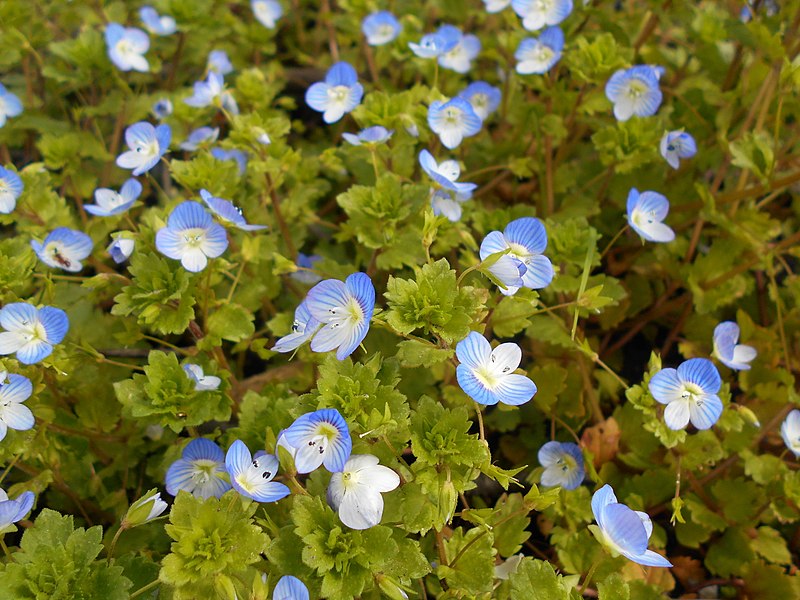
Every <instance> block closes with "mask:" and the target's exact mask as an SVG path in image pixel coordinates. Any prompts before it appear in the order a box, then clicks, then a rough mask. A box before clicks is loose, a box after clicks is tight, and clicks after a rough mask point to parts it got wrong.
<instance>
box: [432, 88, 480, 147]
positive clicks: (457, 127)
mask: <svg viewBox="0 0 800 600" xmlns="http://www.w3.org/2000/svg"><path fill="white" fill-rule="evenodd" d="M481 123H482V121H481V118H480V117H479V116H478V115H477V114H475V110H474V109H473V108H472V105H471V104H470V103H469V102H467V101H466V100H464V99H463V98H453V99H452V100H449V101H448V102H432V103H431V105H430V107H428V126H429V127H430V128H431V130H432V131H433V132H434V133H435V134H437V135H438V136H439V139H440V140H441V141H442V144H444V146H445V147H446V148H449V149H450V150H452V149H453V148H458V146H459V144H461V141H462V140H463V139H464V138H465V137H471V136H473V135H475V134H476V133H478V132H479V131H480V130H481Z"/></svg>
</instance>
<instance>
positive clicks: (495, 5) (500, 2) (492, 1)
mask: <svg viewBox="0 0 800 600" xmlns="http://www.w3.org/2000/svg"><path fill="white" fill-rule="evenodd" d="M483 3H484V4H485V5H486V12H488V13H490V14H493V13H499V12H500V11H501V10H504V9H505V8H507V7H509V6H511V0H483Z"/></svg>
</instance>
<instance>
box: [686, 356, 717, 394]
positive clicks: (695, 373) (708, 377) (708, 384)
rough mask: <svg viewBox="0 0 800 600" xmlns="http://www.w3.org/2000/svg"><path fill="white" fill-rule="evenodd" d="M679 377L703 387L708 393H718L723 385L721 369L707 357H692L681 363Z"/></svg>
mask: <svg viewBox="0 0 800 600" xmlns="http://www.w3.org/2000/svg"><path fill="white" fill-rule="evenodd" d="M678 377H679V378H680V379H681V380H683V381H688V382H691V383H694V384H695V385H697V386H699V387H701V388H702V389H703V391H704V392H705V393H707V394H716V393H717V392H718V391H719V388H720V387H721V386H722V379H721V378H720V376H719V371H717V368H716V367H715V366H714V363H712V362H711V361H710V360H708V359H707V358H690V359H689V360H687V361H685V362H683V363H681V365H680V366H679V367H678Z"/></svg>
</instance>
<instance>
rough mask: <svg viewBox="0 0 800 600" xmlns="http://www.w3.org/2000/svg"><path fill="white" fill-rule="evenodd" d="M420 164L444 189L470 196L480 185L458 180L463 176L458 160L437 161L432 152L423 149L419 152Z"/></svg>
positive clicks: (437, 184)
mask: <svg viewBox="0 0 800 600" xmlns="http://www.w3.org/2000/svg"><path fill="white" fill-rule="evenodd" d="M419 164H420V166H421V167H422V170H423V171H425V173H426V174H427V175H428V177H430V178H431V179H432V180H433V181H434V183H435V184H436V186H437V187H440V188H442V189H444V190H450V191H453V192H456V193H457V194H460V195H462V196H465V197H466V198H469V197H470V196H472V192H473V191H474V190H475V188H477V187H478V185H477V184H475V183H459V182H458V181H457V179H458V178H459V177H460V176H461V165H459V164H458V161H455V160H445V161H442V162H441V163H437V162H436V159H435V158H433V155H432V154H431V153H430V152H428V151H427V150H422V151H421V152H420V153H419Z"/></svg>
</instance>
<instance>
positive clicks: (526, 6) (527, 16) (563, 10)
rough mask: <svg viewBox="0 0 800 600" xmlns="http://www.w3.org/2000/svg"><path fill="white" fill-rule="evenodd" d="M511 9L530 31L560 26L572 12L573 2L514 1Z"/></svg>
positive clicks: (561, 0) (553, 0)
mask: <svg viewBox="0 0 800 600" xmlns="http://www.w3.org/2000/svg"><path fill="white" fill-rule="evenodd" d="M511 7H512V8H513V9H514V12H515V13H517V15H519V16H520V17H521V18H522V26H523V27H524V28H525V29H527V30H528V31H538V30H539V29H541V28H542V27H544V26H545V25H558V24H559V23H561V21H563V20H564V19H566V18H567V17H568V16H569V14H570V13H571V12H572V0H512V1H511Z"/></svg>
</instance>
